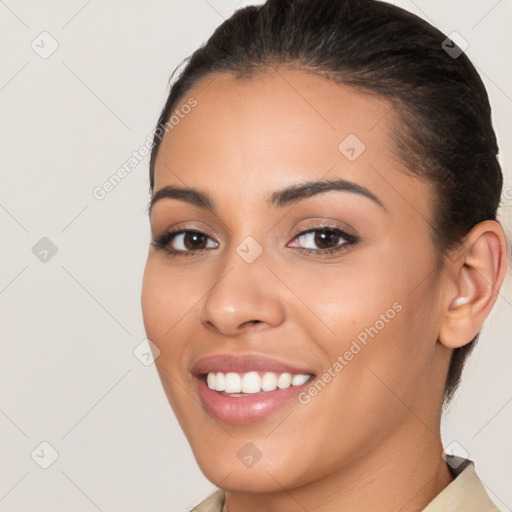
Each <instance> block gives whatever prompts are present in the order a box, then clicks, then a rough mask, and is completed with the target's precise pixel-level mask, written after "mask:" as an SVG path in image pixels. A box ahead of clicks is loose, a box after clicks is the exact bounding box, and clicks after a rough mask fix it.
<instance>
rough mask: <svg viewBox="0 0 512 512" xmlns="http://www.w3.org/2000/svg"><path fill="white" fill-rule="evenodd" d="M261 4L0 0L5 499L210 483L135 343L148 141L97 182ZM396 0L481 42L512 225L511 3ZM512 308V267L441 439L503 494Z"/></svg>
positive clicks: (159, 506)
mask: <svg viewBox="0 0 512 512" xmlns="http://www.w3.org/2000/svg"><path fill="white" fill-rule="evenodd" d="M249 3H252V2H248V1H247V2H246V1H243V2H237V1H236V0H187V1H186V2H185V1H183V0H181V1H178V0H165V1H164V0H151V1H148V2H142V1H137V2H135V1H123V2H122V1H120V0H108V1H105V0H104V1H99V0H92V1H91V0H90V1H84V0H72V1H71V0H69V1H66V2H64V1H60V2H57V1H55V0H53V1H45V2H37V1H35V0H32V1H28V0H25V1H22V0H6V1H0V37H1V62H2V66H1V69H0V102H1V103H0V104H1V118H0V119H1V125H0V126H1V137H0V150H1V157H2V158H1V167H0V169H1V173H2V175H1V196H0V223H1V233H2V243H1V276H0V301H1V308H2V318H1V338H0V339H1V353H0V379H1V382H0V390H1V394H0V439H1V442H0V447H1V452H0V510H2V511H10V512H17V511H29V510H30V511H36V512H39V511H41V512H42V511H53V512H58V511H65V510H66V511H67V510H74V511H84V512H85V511H94V510H101V511H105V512H107V511H125V512H128V511H143V510H144V511H155V512H156V511H164V510H167V511H184V510H186V509H187V508H188V507H190V506H192V505H194V504H196V503H197V502H198V501H200V500H201V499H202V498H204V497H205V496H206V495H207V494H208V493H210V492H211V490H213V485H212V484H210V483H209V482H208V481H207V480H206V479H205V478H204V476H203V475H202V474H201V472H200V470H199V469H198V467H197V465H196V463H195V461H194V459H193V456H192V453H191V450H190V448H189V446H188V444H187V442H186V440H185V438H184V436H183V434H182V433H181V431H180V429H179V427H178V424H177V422H176V420H175V419H174V417H173V415H172V412H171V409H170V407H169V405H168V404H167V401H166V399H165V397H164V393H163V391H162V389H161V385H160V382H159V380H158V378H157V374H156V371H155V368H154V366H153V365H149V366H146V365H145V364H143V363H144V362H146V360H145V359H144V357H143V354H144V345H142V346H141V347H140V348H139V349H138V351H137V350H136V353H137V354H139V358H137V357H135V355H134V352H133V351H134V349H136V347H138V346H139V344H140V343H141V342H142V340H144V338H145V334H144V329H143V324H142V317H141V312H140V289H141V280H142V273H143V269H144V263H145V256H146V251H147V248H148V243H149V225H148V219H147V213H146V206H147V203H148V201H149V196H148V178H147V168H148V158H147V157H146V158H145V159H144V160H143V161H141V162H140V163H139V164H138V165H137V166H135V167H134V168H133V170H132V171H131V172H130V173H129V174H128V175H127V176H126V177H125V178H124V180H123V181H122V182H121V183H120V184H119V185H118V186H117V187H115V188H114V189H113V190H112V191H111V192H109V193H108V194H107V195H106V197H105V198H104V199H103V200H98V199H96V198H95V197H94V196H93V190H94V188H95V187H98V186H101V185H102V184H103V183H104V182H105V181H106V180H108V178H109V177H110V176H111V175H112V174H113V173H114V172H115V171H116V170H117V169H118V168H119V167H121V166H122V165H123V164H124V163H125V162H126V161H127V160H128V158H129V157H130V156H131V155H132V152H133V151H135V150H137V149H138V148H139V147H140V146H142V145H143V144H144V143H145V141H146V137H148V136H149V135H150V134H151V132H152V130H153V128H154V125H155V123H156V120H157V116H158V114H159V113H160V109H161V107H162V105H163V102H164V100H165V98H166V94H167V88H166V87H167V80H168V78H169V76H170V73H171V71H172V70H173V69H174V67H175V66H176V65H177V64H178V63H179V62H180V61H181V60H182V59H183V58H184V57H186V56H187V55H189V54H190V53H191V52H192V51H193V50H194V49H195V48H196V47H197V46H198V45H199V44H200V43H202V42H203V41H204V40H205V39H206V38H207V37H208V35H209V34H210V33H211V31H212V30H213V29H214V28H215V27H216V26H217V25H218V24H219V23H220V22H221V21H222V19H223V18H226V17H228V16H229V15H230V14H231V13H232V12H233V10H234V9H235V8H236V7H240V6H242V5H248V4H249ZM396 3H397V4H398V5H400V6H402V7H405V8H406V9H408V10H410V11H412V12H415V13H416V14H419V15H420V16H422V17H424V18H426V19H427V20H429V21H430V22H431V23H433V24H435V25H437V26H438V27H439V28H440V29H441V30H443V31H444V32H445V33H447V34H449V33H451V32H453V31H457V32H459V33H460V34H461V35H462V36H463V37H464V38H465V39H466V40H467V41H468V43H469V48H468V50H467V53H468V55H469V56H470V58H471V59H472V60H473V62H474V63H475V64H476V65H477V67H478V69H479V70H480V72H481V74H482V76H483V79H484V82H485V83H486V86H487V87H488V91H489V94H490V97H491V102H492V105H493V109H494V123H495V127H496V130H497V133H498V137H499V142H500V147H501V152H502V154H501V163H502V166H503V168H504V172H505V175H506V185H505V186H506V193H505V201H504V205H503V209H502V213H501V220H502V222H503V224H504V225H505V226H506V229H507V232H508V235H509V237H510V234H511V231H512V229H511V226H512V222H511V210H512V176H511V171H510V169H511V163H512V162H511V154H512V148H511V141H512V133H511V123H510V119H511V118H512V73H511V67H510V62H511V55H512V36H511V31H510V22H511V15H512V3H511V1H510V0H500V1H497V0H478V1H476V0H475V1H467V0H466V1H464V0H450V1H441V0H435V1H433V0H428V1H427V0H415V1H414V2H413V1H411V0H403V1H400V2H396ZM42 32H47V33H48V34H50V36H48V35H40V34H41V33H42ZM54 41H56V43H55V42H54ZM52 44H53V45H55V44H58V48H57V49H56V50H55V51H54V53H52V54H51V55H49V56H48V55H47V53H49V52H50V51H51V49H52ZM31 45H33V46H34V48H33V47H32V46H31ZM43 57H46V58H43ZM43 237H47V238H48V239H49V240H50V241H51V243H50V242H48V240H43V241H41V238H43ZM36 244H37V245H36ZM34 246H35V248H34ZM55 248H56V249H57V252H56V253H55V254H53V253H52V251H53V252H54V251H55ZM45 251H47V252H45ZM511 313H512V292H511V279H510V274H509V276H508V277H507V282H506V284H505V287H504V288H503V289H502V292H501V295H500V297H499V299H498V301H497V305H496V307H495V309H494V311H493V313H492V314H491V316H490V318H489V319H488V321H487V322H486V324H485V327H484V331H483V335H482V338H481V340H480V343H479V345H478V347H477V349H476V351H475V353H474V356H473V357H472V358H471V360H470V364H469V366H468V368H467V370H466V373H465V379H464V383H463V386H462V389H461V391H460V392H459V393H458V395H457V397H456V399H455V402H454V404H453V406H452V410H451V412H449V413H448V414H447V415H446V417H445V419H444V422H443V440H444V442H445V446H446V445H450V446H451V447H453V448H454V450H455V452H458V453H460V454H463V455H464V454H466V453H467V454H468V456H469V457H470V458H472V459H474V460H476V462H477V471H478V473H479V475H480V477H481V478H482V480H483V481H484V483H485V485H486V487H487V489H488V491H489V494H490V495H491V497H492V498H493V499H494V500H495V502H496V503H497V505H498V506H499V507H500V508H501V509H502V510H512V487H511V486H510V479H511V471H510V463H511V461H512V436H510V435H509V434H510V429H511V425H512V385H511V384H512V372H510V366H511V361H512V357H511V356H512V343H511V341H512V339H511V338H512V335H511V328H512V322H511ZM141 354H142V355H141ZM42 442H46V443H49V445H51V447H53V449H54V450H56V452H57V453H58V457H57V458H56V460H55V461H53V458H55V455H53V456H52V448H51V447H49V446H48V445H46V444H43V445H41V443H42ZM31 454H32V455H31ZM52 461H53V463H52V464H51V465H50V466H49V467H48V468H47V469H43V468H42V467H41V465H47V464H49V463H51V462H52Z"/></svg>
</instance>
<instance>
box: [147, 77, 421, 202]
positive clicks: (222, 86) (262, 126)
mask: <svg viewBox="0 0 512 512" xmlns="http://www.w3.org/2000/svg"><path fill="white" fill-rule="evenodd" d="M191 99H193V100H194V102H195V106H194V108H192V109H188V108H186V109H184V110H183V112H185V111H186V112H187V113H186V114H185V113H182V114H181V116H178V117H179V122H178V123H176V124H174V125H173V126H172V129H170V130H169V132H168V133H167V134H166V135H165V137H164V138H163V141H162V144H161V147H160V150H159V153H158V157H157V160H156V165H155V190H158V189H159V188H161V187H162V186H165V185H167V184H169V183H172V182H176V179H177V178H178V179H179V180H182V181H183V182H184V183H186V184H187V185H193V186H198V185H201V186H205V187H208V186H212V187H214V186H216V185H223V189H222V190H223V193H224V194H227V193H228V192H229V191H231V192H234V193H236V194H238V195H239V196H240V195H246V198H247V199H249V197H250V196H251V195H254V193H255V191H257V190H261V189H262V188H263V187H264V188H266V189H268V190H273V189H277V188H280V187H283V186H286V185H290V184H293V183H296V182H297V181H300V180H301V179H302V180H310V179H320V178H328V179H329V178H332V177H334V176H337V177H342V178H344V179H348V180H352V181H355V182H358V183H360V184H361V185H365V186H369V187H377V189H382V188H387V189H389V190H387V192H389V193H390V194H393V193H394V194H396V193H397V187H398V188H400V187H401V186H406V187H407V186H409V187H410V186H412V187H413V188H417V187H418V186H421V187H423V186H424V184H423V183H419V182H418V180H417V179H415V178H411V177H410V176H406V175H405V173H404V172H403V171H405V170H406V169H405V167H404V164H403V163H402V162H401V161H399V159H398V158H397V157H396V156H395V154H394V147H393V142H392V134H393V130H395V129H397V128H396V125H397V123H395V114H394V111H393V107H392V105H391V103H390V102H389V101H387V100H386V99H384V98H382V97H379V96H377V95H375V94H370V93H366V92H363V91H361V90H359V89H355V88H352V87H348V86H346V85H339V84H336V83H334V82H332V81H330V80H328V79H326V78H323V77H321V76H318V75H315V74H312V73H307V72H305V71H300V70H293V69H282V68H276V69H274V70H272V71H268V72H265V73H263V74H260V75H256V76H253V77H251V78H236V77H234V76H233V75H229V74H216V75H209V76H206V77H204V78H203V79H202V80H200V81H199V82H197V83H196V84H195V86H194V87H193V88H192V89H191V90H190V91H188V92H187V93H186V94H185V96H184V97H183V98H182V99H181V101H180V102H179V103H178V104H177V106H176V111H177V112H178V113H180V109H182V108H183V105H185V104H187V102H190V101H191ZM404 180H405V181H406V182H407V183H404ZM390 181H391V182H393V181H397V183H395V184H394V186H393V187H391V189H390V187H389V182H390ZM398 182H400V183H398ZM393 188H394V189H395V191H394V192H393ZM383 192H384V193H385V192H386V191H383ZM398 193H400V192H398ZM402 193H404V194H408V193H409V192H408V191H407V190H404V191H403V192H402ZM422 195H423V196H425V194H422ZM425 206H426V207H427V205H425Z"/></svg>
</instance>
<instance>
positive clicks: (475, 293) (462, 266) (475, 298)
mask: <svg viewBox="0 0 512 512" xmlns="http://www.w3.org/2000/svg"><path fill="white" fill-rule="evenodd" d="M507 261H508V255H507V245H506V240H505V235H504V233H503V229H502V227H501V225H500V224H499V223H498V222H496V221H485V222H481V223H479V224H477V225H476V226H474V227H473V229H472V230H471V231H470V232H469V233H468V235H467V236H466V238H465V240H464V243H463V245H462V247H461V249H460V251H459V255H458V256H457V257H456V258H455V259H454V260H453V261H452V262H450V264H449V267H450V268H449V269H448V271H449V274H450V276H449V279H450V281H451V283H450V286H448V287H447V290H449V291H447V292H446V294H445V303H446V308H445V315H444V319H443V322H442V324H441V327H440V332H439V342H440V343H441V344H443V345H445V346H446V347H449V348H458V347H461V346H463V345H465V344H467V343H469V342H470V341H471V340H472V339H473V338H474V337H475V336H476V335H477V334H478V332H479V330H480V329H481V327H482V325H483V323H484V321H485V319H486V318H487V316H488V315H489V313H490V311H491V309H492V307H493V305H494V303H495V302H496V298H497V296H498V292H499V289H500V287H501V285H502V283H503V280H504V278H505V274H506V270H507Z"/></svg>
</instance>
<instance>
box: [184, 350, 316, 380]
mask: <svg viewBox="0 0 512 512" xmlns="http://www.w3.org/2000/svg"><path fill="white" fill-rule="evenodd" d="M250 371H269V372H280V373H292V374H295V375H298V374H301V375H312V374H313V372H312V371H311V370H309V369H304V368H299V367H297V366H294V365H292V364H288V363H285V362H283V361H280V360H278V359H274V358H271V357H268V356H262V355H254V354H250V355H245V356H244V355H234V354H217V355H212V356H208V357H204V358H202V359H199V361H197V362H196V363H195V364H194V365H193V367H192V373H193V374H194V375H204V374H206V373H213V372H222V373H227V372H235V373H245V372H250Z"/></svg>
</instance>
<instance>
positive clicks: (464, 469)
mask: <svg viewBox="0 0 512 512" xmlns="http://www.w3.org/2000/svg"><path fill="white" fill-rule="evenodd" d="M447 462H448V464H449V466H450V468H451V471H452V473H453V475H454V477H455V478H454V480H453V481H452V482H451V483H450V484H449V485H448V486H447V487H446V488H445V489H443V491H442V492H440V493H439V494H438V495H437V496H436V497H435V498H434V500H433V501H431V502H430V503H429V504H428V505H427V507H426V508H424V509H423V511H422V512H500V511H499V509H498V508H497V507H496V505H495V504H494V503H493V502H492V501H491V499H490V498H489V495H488V494H487V491H486V490H485V487H484V485H483V483H482V481H481V480H480V478H478V475H477V474H476V471H475V465H474V463H473V462H472V461H471V460H469V459H463V458H461V457H456V456H452V457H451V460H450V461H447Z"/></svg>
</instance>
